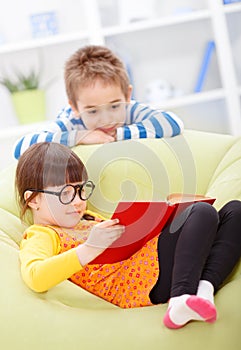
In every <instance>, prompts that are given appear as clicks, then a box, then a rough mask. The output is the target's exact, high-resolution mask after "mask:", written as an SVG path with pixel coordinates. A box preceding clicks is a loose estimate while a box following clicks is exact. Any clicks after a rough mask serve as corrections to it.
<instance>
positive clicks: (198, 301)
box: [163, 294, 217, 329]
mask: <svg viewBox="0 0 241 350" xmlns="http://www.w3.org/2000/svg"><path fill="white" fill-rule="evenodd" d="M216 318H217V311H216V308H215V305H214V304H213V303H211V302H210V301H209V300H207V299H204V298H201V297H199V296H197V295H189V294H184V295H181V296H179V297H174V298H171V299H170V301H169V306H168V310H167V312H166V314H165V316H164V320H163V322H164V324H165V326H166V327H168V328H172V329H178V328H181V327H183V326H184V325H185V324H186V323H188V322H189V321H205V322H209V323H212V322H215V321H216Z"/></svg>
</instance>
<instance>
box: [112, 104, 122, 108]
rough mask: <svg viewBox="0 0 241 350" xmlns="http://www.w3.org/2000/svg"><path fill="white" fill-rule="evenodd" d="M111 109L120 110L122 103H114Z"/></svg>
mask: <svg viewBox="0 0 241 350" xmlns="http://www.w3.org/2000/svg"><path fill="white" fill-rule="evenodd" d="M111 108H112V109H118V108H120V103H112V105H111Z"/></svg>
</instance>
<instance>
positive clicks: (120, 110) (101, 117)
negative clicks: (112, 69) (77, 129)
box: [70, 81, 132, 135]
mask: <svg viewBox="0 0 241 350" xmlns="http://www.w3.org/2000/svg"><path fill="white" fill-rule="evenodd" d="M131 92H132V87H131V86H129V91H128V97H127V99H126V98H125V96H124V94H123V92H122V90H121V87H120V86H119V85H106V84H104V83H103V82H102V81H96V83H95V84H94V85H91V86H87V87H84V88H82V89H81V90H80V92H79V94H78V97H77V107H78V109H77V110H76V109H75V108H74V107H73V104H72V103H70V105H71V107H72V109H73V112H74V113H75V115H76V116H78V117H80V118H81V119H82V120H83V122H84V124H85V127H86V128H87V129H88V130H96V129H99V130H102V131H104V132H106V133H107V134H110V135H113V134H114V133H115V131H116V129H117V128H118V127H120V126H122V125H123V124H124V121H125V114H126V104H127V103H129V102H130V98H131Z"/></svg>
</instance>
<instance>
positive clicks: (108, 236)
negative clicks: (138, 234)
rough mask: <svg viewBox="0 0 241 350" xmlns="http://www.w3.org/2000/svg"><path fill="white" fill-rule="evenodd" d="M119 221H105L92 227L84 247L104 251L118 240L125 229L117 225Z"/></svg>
mask: <svg viewBox="0 0 241 350" xmlns="http://www.w3.org/2000/svg"><path fill="white" fill-rule="evenodd" d="M118 223H119V220H118V219H114V220H106V221H102V222H100V223H99V224H96V225H95V226H93V227H92V229H91V231H90V234H89V237H88V239H87V241H86V243H85V244H86V245H88V246H91V247H95V248H101V249H103V250H104V249H106V248H107V247H109V246H110V245H111V244H112V243H113V242H114V241H115V240H116V239H117V238H119V237H120V236H121V235H122V233H123V232H124V230H125V227H124V226H122V225H118Z"/></svg>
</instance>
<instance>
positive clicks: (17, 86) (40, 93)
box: [0, 70, 46, 124]
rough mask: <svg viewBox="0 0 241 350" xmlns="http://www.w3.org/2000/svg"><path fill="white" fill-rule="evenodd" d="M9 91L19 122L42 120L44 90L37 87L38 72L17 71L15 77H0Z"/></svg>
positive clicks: (43, 113) (44, 105) (43, 116)
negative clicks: (23, 72) (24, 72)
mask: <svg viewBox="0 0 241 350" xmlns="http://www.w3.org/2000/svg"><path fill="white" fill-rule="evenodd" d="M0 84H2V85H3V86H5V87H6V88H7V89H8V91H9V92H10V93H11V97H12V101H13V106H14V109H15V112H16V115H17V117H18V119H19V122H20V123H21V124H27V123H34V122H38V121H42V120H44V119H45V117H46V104H45V91H44V90H42V89H40V87H39V74H37V73H36V72H34V71H33V70H31V71H30V72H29V73H28V74H22V73H17V74H16V79H15V80H14V79H10V78H8V77H6V78H3V79H0Z"/></svg>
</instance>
